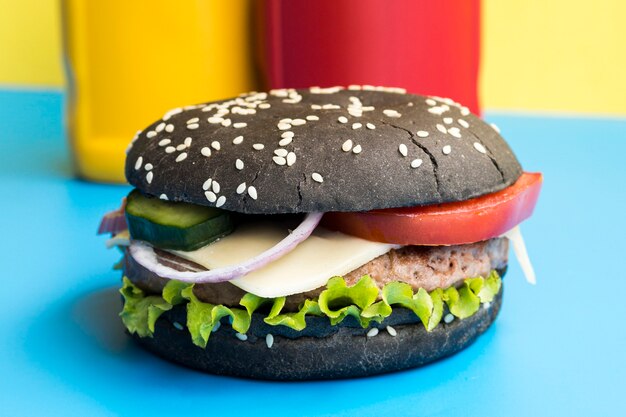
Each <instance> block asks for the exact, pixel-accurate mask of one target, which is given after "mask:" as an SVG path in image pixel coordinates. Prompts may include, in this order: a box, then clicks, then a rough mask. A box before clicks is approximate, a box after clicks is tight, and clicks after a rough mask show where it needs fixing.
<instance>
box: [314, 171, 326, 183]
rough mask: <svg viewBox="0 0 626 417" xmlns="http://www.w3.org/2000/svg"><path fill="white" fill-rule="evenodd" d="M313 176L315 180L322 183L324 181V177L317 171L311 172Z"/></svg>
mask: <svg viewBox="0 0 626 417" xmlns="http://www.w3.org/2000/svg"><path fill="white" fill-rule="evenodd" d="M311 178H313V181H315V182H319V183H320V184H321V183H323V182H324V177H322V176H321V175H320V174H318V173H317V172H314V173H313V174H311Z"/></svg>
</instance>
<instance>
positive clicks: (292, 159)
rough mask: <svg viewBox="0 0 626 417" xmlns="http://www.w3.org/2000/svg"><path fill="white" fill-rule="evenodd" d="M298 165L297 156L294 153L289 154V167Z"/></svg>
mask: <svg viewBox="0 0 626 417" xmlns="http://www.w3.org/2000/svg"><path fill="white" fill-rule="evenodd" d="M295 163H296V154H295V153H293V152H289V153H288V154H287V166H292V165H293V164H295Z"/></svg>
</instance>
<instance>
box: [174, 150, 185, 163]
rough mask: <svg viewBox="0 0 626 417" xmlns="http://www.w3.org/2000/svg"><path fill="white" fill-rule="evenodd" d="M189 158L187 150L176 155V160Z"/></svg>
mask: <svg viewBox="0 0 626 417" xmlns="http://www.w3.org/2000/svg"><path fill="white" fill-rule="evenodd" d="M185 158H187V152H183V153H181V154H179V155H178V156H177V157H176V162H180V161H184V160H185Z"/></svg>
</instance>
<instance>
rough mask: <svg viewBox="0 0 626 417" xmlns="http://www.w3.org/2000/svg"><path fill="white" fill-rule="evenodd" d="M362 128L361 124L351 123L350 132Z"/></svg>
mask: <svg viewBox="0 0 626 417" xmlns="http://www.w3.org/2000/svg"><path fill="white" fill-rule="evenodd" d="M362 126H363V125H362V124H361V123H352V130H356V129H360V128H361V127H362Z"/></svg>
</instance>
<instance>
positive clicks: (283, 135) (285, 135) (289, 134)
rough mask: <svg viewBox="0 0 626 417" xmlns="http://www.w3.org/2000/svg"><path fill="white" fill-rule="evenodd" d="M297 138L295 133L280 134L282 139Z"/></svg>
mask: <svg viewBox="0 0 626 417" xmlns="http://www.w3.org/2000/svg"><path fill="white" fill-rule="evenodd" d="M294 136H295V133H293V132H292V131H290V130H289V131H287V132H283V133H281V134H280V137H281V138H292V137H294Z"/></svg>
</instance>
